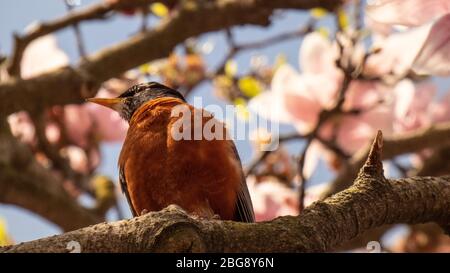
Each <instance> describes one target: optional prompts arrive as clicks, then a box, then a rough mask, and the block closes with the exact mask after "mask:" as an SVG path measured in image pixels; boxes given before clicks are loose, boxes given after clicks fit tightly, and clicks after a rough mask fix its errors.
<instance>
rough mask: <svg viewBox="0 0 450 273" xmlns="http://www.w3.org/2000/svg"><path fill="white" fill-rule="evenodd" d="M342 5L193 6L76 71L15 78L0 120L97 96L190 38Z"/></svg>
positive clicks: (324, 0) (251, 2)
mask: <svg viewBox="0 0 450 273" xmlns="http://www.w3.org/2000/svg"><path fill="white" fill-rule="evenodd" d="M119 2H123V1H119ZM145 2H147V1H145ZM147 3H148V2H147ZM183 3H184V2H183ZM193 3H194V5H193ZM340 3H341V1H334V0H301V1H300V0H245V1H242V0H216V1H200V0H199V1H195V2H192V1H189V3H188V4H184V6H181V7H179V9H178V10H177V11H174V12H173V14H172V15H171V17H170V19H169V20H167V21H165V22H163V23H162V24H161V25H160V26H158V27H156V28H155V29H153V30H152V31H148V32H145V33H139V34H137V35H136V36H134V37H132V38H130V39H129V40H127V41H124V42H122V43H120V44H117V45H114V46H112V47H109V48H106V49H104V50H102V51H100V52H98V53H96V54H94V55H91V56H88V57H87V61H83V62H81V63H80V64H79V65H78V66H77V67H76V68H71V67H65V68H61V69H58V70H56V71H53V72H50V73H47V74H43V75H40V76H37V77H35V78H32V79H29V80H20V79H13V80H10V81H8V82H5V83H3V84H1V85H0V102H4V103H3V105H2V107H0V116H1V115H8V114H11V113H14V112H17V111H19V110H27V111H29V110H33V109H34V108H35V106H36V104H39V106H43V107H47V106H52V105H55V104H69V103H80V102H82V100H83V99H84V98H86V97H89V96H92V95H93V93H94V92H95V88H93V87H96V86H99V85H100V84H101V83H102V82H103V81H105V80H108V79H109V78H111V77H114V76H117V75H120V74H122V73H124V72H126V71H127V70H129V69H132V68H134V67H137V66H139V65H141V64H144V63H147V62H149V61H152V60H155V59H158V58H161V57H164V56H167V55H168V54H169V53H170V52H171V51H172V49H173V48H174V47H175V46H176V45H177V44H179V43H181V42H182V41H184V40H185V39H187V38H189V37H194V36H198V35H200V34H203V33H206V32H211V31H216V30H219V29H223V28H227V27H231V26H235V25H244V24H253V25H260V26H267V25H268V24H269V23H270V19H269V17H270V15H271V14H272V12H273V11H274V10H275V9H281V8H283V9H309V8H313V7H317V6H322V7H325V8H328V9H333V8H335V7H337V6H338V5H339V4H340ZM75 21H76V20H75ZM49 32H51V30H49ZM49 32H48V33H49ZM61 90H64V92H61ZM30 98H33V100H30ZM34 99H38V100H34ZM5 102H6V103H5ZM36 102H37V103H36Z"/></svg>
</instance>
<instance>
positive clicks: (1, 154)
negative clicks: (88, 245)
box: [0, 133, 103, 231]
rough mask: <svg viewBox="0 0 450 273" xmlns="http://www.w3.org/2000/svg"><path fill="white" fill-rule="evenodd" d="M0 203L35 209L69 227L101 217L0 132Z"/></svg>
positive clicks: (22, 147)
mask: <svg viewBox="0 0 450 273" xmlns="http://www.w3.org/2000/svg"><path fill="white" fill-rule="evenodd" d="M0 189H1V190H0V203H6V204H13V205H17V206H20V207H22V208H25V209H28V210H30V211H33V212H35V213H36V214H38V215H40V216H42V217H44V218H46V219H47V220H49V221H51V222H53V223H55V224H56V225H58V226H60V227H61V228H62V229H63V230H65V231H69V230H74V229H77V228H81V227H85V226H88V225H92V224H95V223H98V222H100V221H102V220H103V219H102V218H100V217H99V216H97V215H96V214H94V213H93V212H92V211H90V210H88V209H86V208H83V207H82V206H81V205H79V204H78V202H77V201H76V200H75V199H74V198H72V197H71V196H69V195H68V194H67V192H66V190H65V189H64V188H63V181H62V179H61V178H59V177H58V176H56V175H55V174H53V173H51V172H50V171H49V170H48V169H45V168H44V167H42V166H41V165H40V164H39V163H37V162H36V161H35V159H34V157H33V155H32V153H31V151H30V149H29V148H28V147H26V146H25V145H24V144H21V143H19V142H18V141H17V140H16V139H15V138H13V137H12V136H10V135H7V134H6V133H2V134H0Z"/></svg>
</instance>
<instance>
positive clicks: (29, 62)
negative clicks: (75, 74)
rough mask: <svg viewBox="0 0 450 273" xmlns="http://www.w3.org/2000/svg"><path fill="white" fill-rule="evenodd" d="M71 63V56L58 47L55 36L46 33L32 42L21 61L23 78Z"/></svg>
mask: <svg viewBox="0 0 450 273" xmlns="http://www.w3.org/2000/svg"><path fill="white" fill-rule="evenodd" d="M68 63H69V57H68V56H67V55H66V53H65V52H64V51H63V50H61V49H60V48H59V47H58V44H57V41H56V38H55V36H53V35H46V36H43V37H40V38H38V39H36V40H34V41H33V42H31V43H30V44H29V45H28V47H27V48H26V49H25V52H24V54H23V58H22V62H21V67H22V71H21V73H22V74H21V75H22V78H24V79H28V78H31V77H34V76H36V75H39V74H42V73H45V72H49V71H51V70H54V69H56V68H59V67H62V66H65V65H67V64H68Z"/></svg>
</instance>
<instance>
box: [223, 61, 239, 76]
mask: <svg viewBox="0 0 450 273" xmlns="http://www.w3.org/2000/svg"><path fill="white" fill-rule="evenodd" d="M237 69H238V66H237V63H236V61H234V60H228V61H227V63H226V64H225V74H226V75H227V76H229V77H234V76H235V75H236V73H237Z"/></svg>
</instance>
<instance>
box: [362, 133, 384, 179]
mask: <svg viewBox="0 0 450 273" xmlns="http://www.w3.org/2000/svg"><path fill="white" fill-rule="evenodd" d="M382 152H383V133H382V132H381V130H378V132H377V135H376V137H375V139H374V140H373V143H372V146H371V148H370V152H369V155H368V157H367V160H366V163H364V166H363V167H362V168H361V170H360V171H359V175H358V177H362V176H365V177H367V176H370V177H374V178H384V173H383V162H382ZM357 180H359V179H357Z"/></svg>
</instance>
